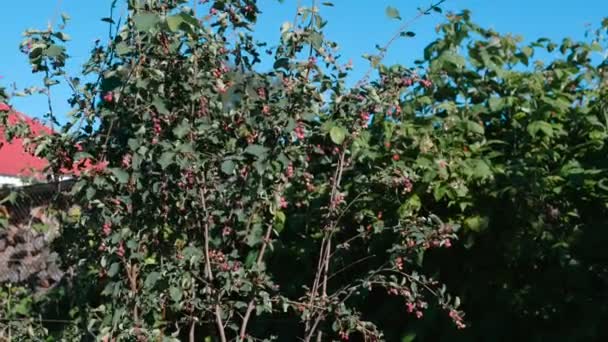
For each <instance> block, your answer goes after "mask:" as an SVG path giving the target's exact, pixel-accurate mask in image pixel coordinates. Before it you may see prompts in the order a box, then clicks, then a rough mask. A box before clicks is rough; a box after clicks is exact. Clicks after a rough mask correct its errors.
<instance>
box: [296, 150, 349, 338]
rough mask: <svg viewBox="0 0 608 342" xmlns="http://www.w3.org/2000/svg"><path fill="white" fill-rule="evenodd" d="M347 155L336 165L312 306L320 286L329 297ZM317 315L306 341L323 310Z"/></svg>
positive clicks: (311, 334)
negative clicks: (338, 200)
mask: <svg viewBox="0 0 608 342" xmlns="http://www.w3.org/2000/svg"><path fill="white" fill-rule="evenodd" d="M345 156H346V153H345V152H344V151H342V152H341V153H340V159H339V160H338V165H337V166H336V171H335V173H334V178H333V184H332V190H331V195H330V204H329V212H328V214H327V217H328V218H329V220H330V223H329V224H328V227H327V229H326V232H325V236H324V237H323V241H322V242H321V248H320V252H319V262H318V264H317V272H316V274H315V280H314V283H313V287H312V291H311V293H310V300H309V305H310V306H312V305H313V304H314V301H315V298H316V297H317V294H318V292H319V286H320V287H321V298H322V299H323V300H326V299H327V282H328V279H329V278H328V273H329V265H330V262H331V256H332V253H331V249H332V237H333V234H334V230H335V228H336V225H337V221H336V220H335V219H332V218H333V217H334V215H335V213H336V211H337V205H338V203H337V201H336V199H337V197H338V194H339V189H340V183H341V181H342V173H343V171H344V161H345ZM321 279H322V281H321ZM313 316H314V311H313V313H312V314H311V317H313ZM316 316H317V317H316V319H315V322H314V323H313V325H312V326H311V325H310V318H309V319H308V320H307V321H306V324H305V333H306V335H307V336H306V338H305V341H310V339H311V338H312V336H314V333H315V331H316V329H317V327H318V325H319V323H320V321H321V320H322V318H323V312H318V313H317V315H316ZM321 339H322V335H321V333H319V335H317V341H320V340H321Z"/></svg>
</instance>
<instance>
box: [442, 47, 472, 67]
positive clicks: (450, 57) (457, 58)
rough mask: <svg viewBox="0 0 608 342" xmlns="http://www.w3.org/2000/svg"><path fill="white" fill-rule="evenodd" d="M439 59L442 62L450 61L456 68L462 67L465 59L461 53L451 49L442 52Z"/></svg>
mask: <svg viewBox="0 0 608 342" xmlns="http://www.w3.org/2000/svg"><path fill="white" fill-rule="evenodd" d="M438 60H439V61H441V62H442V63H445V62H447V63H450V64H453V65H455V66H456V67H458V68H464V67H465V65H466V60H465V59H464V57H462V56H461V55H459V54H457V53H454V52H452V51H446V52H444V53H443V54H442V55H441V56H440V57H439V58H438Z"/></svg>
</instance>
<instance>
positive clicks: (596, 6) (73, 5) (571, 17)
mask: <svg viewBox="0 0 608 342" xmlns="http://www.w3.org/2000/svg"><path fill="white" fill-rule="evenodd" d="M301 1H302V3H303V4H306V3H307V2H308V1H310V0H301ZM2 2H3V4H2V9H3V13H5V15H4V18H3V20H2V21H1V22H0V32H1V34H2V36H1V38H2V39H1V40H0V42H1V43H2V45H0V76H3V78H2V79H0V84H2V85H4V86H7V87H8V86H11V85H12V84H13V83H15V84H16V85H17V88H18V89H22V88H25V87H28V86H32V85H40V83H41V82H40V77H39V76H38V75H33V74H32V73H31V71H30V68H29V66H28V64H27V59H26V56H24V55H22V54H21V53H20V52H19V49H18V46H19V43H20V41H21V39H22V36H21V33H22V32H23V31H24V30H25V29H27V28H44V27H46V25H47V23H48V22H49V21H51V20H53V19H54V18H57V17H58V14H59V13H61V12H65V13H68V14H69V15H70V16H71V17H72V20H71V21H70V23H69V25H68V27H67V29H66V32H67V33H68V34H70V36H71V37H72V41H71V42H70V43H69V45H68V51H69V53H70V56H71V59H70V61H69V62H68V66H69V70H70V71H71V72H77V71H78V70H80V66H81V65H82V64H83V63H84V62H85V61H86V58H87V56H88V53H89V50H90V49H91V47H92V46H93V42H94V41H95V39H97V38H101V39H106V37H107V24H106V23H103V22H101V21H100V18H102V17H104V16H107V15H108V13H109V7H110V3H111V2H112V0H2ZM318 2H320V1H318ZM119 3H123V1H119ZM258 3H259V4H260V7H261V9H262V11H263V14H262V15H261V17H260V21H259V23H258V26H257V36H258V38H260V39H263V40H265V41H268V42H269V43H270V44H271V45H272V43H273V42H276V41H277V38H278V36H279V27H280V25H281V24H282V23H283V22H285V21H292V20H293V17H294V14H295V8H296V3H297V1H296V0H285V1H284V3H283V4H280V3H279V2H278V1H277V0H259V1H258ZM333 3H334V4H335V7H322V15H323V16H324V17H325V18H326V19H327V20H328V21H329V24H328V27H327V31H326V34H327V35H328V36H329V38H330V39H332V40H334V41H337V42H338V43H339V44H340V46H341V51H342V56H344V58H345V59H344V60H345V61H346V60H348V59H349V58H352V59H353V62H354V64H355V72H354V77H355V78H356V77H357V76H358V75H362V74H363V73H364V72H365V71H366V70H367V68H368V63H367V61H365V60H363V59H362V58H361V55H362V54H364V53H367V52H370V53H373V52H375V48H374V46H375V45H376V44H384V43H385V42H386V41H387V40H388V39H389V38H390V36H391V35H392V34H393V33H394V32H395V30H397V29H398V27H399V22H398V21H394V20H389V19H388V18H387V17H386V15H385V8H386V7H387V6H393V7H396V8H398V9H399V11H400V12H401V17H403V18H404V19H405V20H407V19H408V18H411V17H413V16H415V15H416V8H418V7H420V6H426V5H428V4H429V3H430V2H429V0H333ZM85 4H86V5H85ZM123 7H124V6H119V9H118V12H119V13H120V12H122V10H123ZM443 8H444V10H452V11H455V12H457V11H460V10H462V9H469V10H471V11H472V13H473V20H474V21H475V22H477V23H479V24H481V25H482V26H484V27H491V28H494V29H496V30H497V31H499V32H503V33H505V32H511V33H514V34H520V35H522V36H524V37H525V38H527V39H534V38H539V37H548V38H553V39H560V38H563V37H573V38H582V36H583V34H584V32H585V29H586V24H592V25H598V24H599V22H600V21H601V20H602V18H604V17H607V16H608V0H581V1H572V0H557V1H556V0H447V2H446V3H445V4H444V6H443ZM57 20H59V19H57ZM442 20H443V18H442V17H441V16H440V15H433V16H427V17H424V18H422V19H421V20H419V21H417V22H416V23H415V24H414V25H413V26H412V27H411V28H410V29H411V30H412V31H415V32H416V34H417V35H416V37H414V38H408V39H400V40H398V41H397V42H396V43H395V44H394V45H393V46H392V47H391V50H390V51H389V53H388V55H387V58H386V59H385V62H387V63H395V62H400V63H403V64H410V63H411V62H412V61H413V60H415V59H417V58H419V57H420V55H421V54H422V50H423V48H424V47H425V46H426V45H427V44H428V43H429V42H431V41H432V40H433V39H434V37H435V36H436V33H435V30H434V28H435V26H436V25H437V24H438V23H440V22H441V21H442ZM53 95H54V96H53V98H54V103H53V105H54V107H55V111H56V114H58V115H59V116H60V117H61V115H62V113H66V112H67V111H68V110H69V107H68V104H67V103H66V99H67V98H68V96H69V93H68V90H67V89H65V88H63V87H58V88H56V90H55V91H54V94H53ZM11 104H12V105H13V106H14V107H15V108H16V109H18V110H20V111H22V112H24V113H27V114H29V115H31V116H34V117H42V115H44V113H45V112H46V108H47V107H46V98H45V97H43V96H31V97H27V98H13V99H12V101H11Z"/></svg>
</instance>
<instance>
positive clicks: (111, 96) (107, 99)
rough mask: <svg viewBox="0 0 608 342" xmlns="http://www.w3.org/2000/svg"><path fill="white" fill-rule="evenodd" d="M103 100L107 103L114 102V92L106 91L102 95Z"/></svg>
mask: <svg viewBox="0 0 608 342" xmlns="http://www.w3.org/2000/svg"><path fill="white" fill-rule="evenodd" d="M103 100H104V101H105V102H107V103H112V102H114V94H112V92H111V91H109V92H107V93H106V94H105V95H104V96H103Z"/></svg>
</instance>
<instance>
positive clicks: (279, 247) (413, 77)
mask: <svg viewBox="0 0 608 342" xmlns="http://www.w3.org/2000/svg"><path fill="white" fill-rule="evenodd" d="M203 2H204V3H205V4H202V5H199V4H195V5H194V6H191V7H188V6H187V3H186V1H183V0H163V1H142V0H130V1H129V4H128V7H129V15H128V17H127V18H125V22H124V24H121V23H120V20H119V19H118V18H114V17H113V16H111V17H108V18H104V21H107V22H108V23H109V26H110V31H109V32H110V37H109V43H108V44H107V45H104V44H102V43H101V42H98V43H97V44H96V46H95V47H94V49H93V50H92V54H91V59H90V61H89V62H88V63H87V64H86V65H85V68H84V70H83V75H82V77H78V78H76V77H65V74H64V69H63V68H64V65H65V62H66V58H67V54H66V52H65V50H64V48H63V47H62V43H63V41H65V40H66V35H65V34H63V33H60V32H56V31H53V30H51V29H49V30H48V31H28V33H27V37H26V41H25V42H24V44H23V50H24V51H26V52H27V53H28V56H29V58H30V62H31V63H32V67H33V71H35V72H42V73H44V75H45V86H46V87H48V88H49V89H50V87H52V86H54V85H55V84H56V83H57V82H60V81H64V80H66V81H67V82H69V84H70V86H71V87H72V88H73V90H74V95H73V97H72V99H71V100H70V103H71V104H72V106H73V111H72V112H71V113H70V121H69V123H67V124H66V125H65V126H63V127H60V128H59V129H58V130H57V133H56V134H54V135H52V136H45V137H31V139H32V143H33V144H34V145H35V147H36V148H35V151H36V154H37V155H39V156H42V157H45V158H47V159H48V160H49V161H50V163H51V165H50V170H51V171H52V173H53V174H54V175H59V174H61V173H64V172H65V171H66V170H72V171H74V172H78V174H79V178H78V181H77V183H76V185H75V187H74V189H73V193H72V195H73V200H74V201H75V203H77V204H79V205H80V207H81V208H82V210H81V211H80V212H79V213H78V215H77V219H75V220H74V219H72V220H68V221H66V222H65V223H64V225H63V227H62V235H61V238H60V239H58V240H57V241H55V246H54V247H55V250H56V251H57V252H58V253H59V254H60V255H61V256H62V261H63V264H64V265H65V266H66V267H70V268H71V274H72V276H71V277H66V279H65V284H63V285H62V286H60V287H59V288H58V289H57V290H56V291H57V293H55V294H53V295H50V296H49V298H48V299H46V301H45V302H44V301H43V303H41V304H40V310H33V311H30V312H37V313H41V312H44V313H48V312H53V310H57V309H55V308H59V310H63V311H64V312H69V314H70V317H71V318H72V320H71V321H70V324H67V325H65V326H64V328H59V329H55V330H54V331H49V336H53V337H56V338H58V339H60V338H67V339H70V338H82V339H85V338H90V337H91V336H95V338H96V339H99V340H106V341H109V340H112V339H116V340H156V339H161V340H185V339H190V340H201V339H203V338H207V337H209V338H212V339H216V340H220V341H226V340H247V341H254V340H273V339H280V340H295V339H297V338H302V339H303V340H305V341H310V340H312V339H313V338H314V339H317V340H336V339H342V340H347V339H349V337H350V338H354V339H362V340H371V341H374V340H391V341H392V340H398V339H400V338H402V337H403V336H406V337H405V339H406V340H407V339H408V338H409V339H411V338H413V337H415V335H413V334H411V333H412V331H406V330H405V329H404V327H408V328H411V327H412V325H408V326H406V325H404V324H403V322H404V321H406V320H407V321H408V322H412V321H414V320H416V319H417V318H418V319H420V321H419V322H421V324H419V325H418V328H417V329H415V330H414V331H413V332H414V333H416V334H417V336H418V338H419V339H428V340H434V339H436V338H438V337H444V338H447V337H449V338H450V339H456V338H463V339H465V340H470V339H485V338H487V336H492V335H494V334H495V332H494V331H492V329H494V328H496V326H495V325H496V324H498V325H500V326H501V327H504V328H505V330H507V329H513V327H517V329H513V330H511V331H505V334H506V335H508V334H512V335H513V336H516V337H519V338H521V339H528V338H527V337H529V336H530V335H523V333H524V331H525V332H529V331H530V330H531V329H532V328H535V327H536V328H538V327H540V326H543V325H544V326H550V327H555V326H556V324H557V322H560V321H561V320H562V319H566V318H568V319H581V318H578V317H577V315H580V312H593V313H596V314H597V317H596V319H597V321H594V322H591V323H589V324H588V325H586V326H585V325H582V324H581V325H578V326H581V327H582V328H581V329H585V331H584V332H582V331H577V332H564V334H566V335H567V334H570V335H568V336H572V337H573V338H574V337H575V336H583V335H584V336H586V337H588V338H591V339H592V338H594V337H598V336H600V335H598V334H599V332H598V331H597V330H596V331H593V329H594V328H595V329H600V327H601V321H602V320H601V318H602V317H606V307H605V305H601V304H597V305H592V304H589V305H587V304H585V306H584V308H583V309H582V310H581V311H574V312H572V307H576V306H577V305H580V303H581V302H584V303H593V302H592V301H593V300H594V299H595V298H597V297H596V296H597V291H593V290H594V289H600V290H605V289H606V269H605V265H606V263H605V257H606V256H605V253H604V254H602V253H603V252H602V251H601V249H589V248H588V246H589V245H593V244H596V243H601V241H604V240H605V234H604V233H603V232H601V228H602V227H603V226H605V223H606V219H605V218H606V217H608V216H607V215H606V210H607V209H608V208H607V207H606V199H607V196H608V194H607V185H608V184H606V182H605V179H606V173H605V172H606V171H605V170H606V165H605V164H606V161H605V158H602V157H603V156H605V155H606V146H605V142H606V134H607V125H608V114H607V110H606V100H605V99H606V95H607V94H606V89H607V87H606V85H607V84H608V81H607V75H606V71H605V67H606V60H605V57H600V58H601V60H600V61H599V62H598V61H597V59H598V57H595V56H592V53H593V52H594V51H601V50H602V49H605V40H602V39H604V38H603V37H602V35H601V34H603V31H605V29H606V26H607V25H604V26H603V29H602V30H603V31H602V30H600V31H598V32H597V33H596V34H595V35H594V36H593V37H592V38H591V39H592V41H591V42H589V43H586V42H573V41H570V40H564V42H563V43H562V44H561V45H559V46H558V45H556V44H553V43H551V42H550V41H548V40H546V39H540V40H539V41H537V42H535V43H532V44H529V45H522V44H521V42H520V40H519V39H517V38H515V37H512V36H501V35H499V34H498V33H496V32H493V31H491V30H485V29H482V28H480V27H478V26H476V25H474V24H473V23H471V22H470V19H469V13H468V12H463V13H461V14H459V15H454V14H448V16H447V22H446V23H445V24H444V25H442V26H441V27H440V32H441V35H440V37H439V38H438V39H437V40H436V41H435V42H433V43H432V44H431V45H429V46H428V47H427V48H426V49H425V51H424V58H423V59H422V60H421V61H420V62H419V63H418V66H417V67H415V68H407V67H405V66H401V65H394V66H386V65H383V64H382V57H383V56H384V54H385V52H386V49H387V48H388V45H390V43H389V44H388V45H387V46H386V47H385V48H383V49H381V50H380V51H379V54H378V55H375V56H369V59H370V62H371V63H370V64H371V66H372V68H374V69H375V70H376V71H377V72H378V75H379V77H378V78H377V79H376V80H374V81H373V82H367V81H363V82H360V83H358V84H357V85H355V86H352V87H350V86H348V84H347V82H346V79H347V76H348V72H349V69H350V65H349V64H342V63H341V62H340V59H339V58H338V56H337V47H338V46H337V44H336V43H334V42H331V41H329V40H327V39H326V37H325V36H324V34H323V27H324V26H325V21H324V20H323V19H322V17H321V16H320V9H319V8H318V7H316V6H311V7H301V8H299V9H298V16H296V18H297V19H296V21H295V23H286V24H284V25H283V27H282V29H281V33H282V35H281V40H280V42H279V43H278V44H277V45H276V46H275V47H274V48H272V49H269V50H268V52H269V53H270V55H271V57H272V58H274V61H275V63H274V67H273V69H272V70H271V71H268V72H262V71H260V70H258V68H257V63H258V62H259V61H260V59H261V58H267V57H263V56H262V54H263V53H264V52H265V51H263V50H264V49H266V46H265V45H264V44H262V43H259V42H256V41H255V40H254V39H253V38H252V36H251V34H250V30H251V29H253V24H254V23H255V19H256V16H257V14H258V8H257V6H256V3H255V1H248V0H228V1H215V2H210V3H207V2H206V1H203ZM115 3H116V2H114V4H115ZM202 10H204V11H208V12H205V14H204V15H200V11H202ZM431 12H441V9H440V8H439V7H437V6H436V5H432V6H431V7H430V8H429V9H425V10H422V12H421V13H422V14H430V13H431ZM386 14H387V15H388V16H389V17H391V18H394V19H400V15H399V12H398V11H397V9H396V8H392V7H391V8H387V10H386ZM412 35H413V32H410V31H405V27H403V28H402V29H400V32H398V33H397V35H396V37H406V38H407V37H410V36H412ZM555 49H557V50H558V51H560V53H561V55H560V57H557V58H555V59H554V60H552V61H551V62H549V63H542V62H540V61H539V60H535V59H534V55H535V54H536V53H540V51H541V50H545V51H549V52H552V51H553V50H555ZM592 57H593V58H595V59H596V60H594V59H593V58H592ZM268 58H269V57H268ZM594 63H595V64H594ZM84 80H90V81H88V82H85V81H84ZM48 93H50V91H49V92H48ZM49 112H50V116H51V117H50V119H51V120H52V119H53V118H52V116H53V113H52V108H49ZM11 134H27V128H26V127H16V128H14V129H12V133H11ZM461 226H462V227H464V229H462V230H461V231H459V227H461ZM457 234H458V236H460V237H461V238H463V241H464V246H458V247H456V248H450V247H452V245H454V244H455V239H456V237H457ZM602 237H603V238H602ZM602 239H604V240H602ZM596 250H597V252H595V251H596ZM590 251H592V252H590ZM434 277H435V278H436V277H439V278H440V279H442V280H444V281H445V282H447V283H448V284H449V285H450V288H451V289H453V290H454V291H456V292H457V293H460V294H462V295H463V297H464V299H465V301H464V303H465V304H464V306H465V308H466V309H467V310H466V311H467V312H468V315H469V316H467V317H468V318H470V322H471V323H472V324H473V328H472V329H465V332H464V333H463V332H458V334H455V333H454V332H455V331H456V330H457V329H453V328H450V329H441V331H440V332H439V333H437V332H431V331H430V329H425V326H424V325H423V324H424V323H429V322H430V323H429V324H431V323H432V324H435V323H436V322H437V321H438V320H439V321H440V322H443V321H448V320H449V321H451V322H452V323H453V326H455V327H458V328H464V327H465V326H466V324H468V323H465V322H464V313H463V312H462V311H459V308H458V307H459V304H460V300H459V299H458V297H453V296H450V295H448V294H447V293H446V289H445V287H444V286H442V285H440V284H439V283H438V282H437V281H436V280H434ZM569 277H572V278H569ZM564 279H575V280H573V281H572V282H570V281H564ZM576 280H580V282H577V281H576ZM581 282H582V283H583V284H584V285H581ZM549 290H550V291H549ZM62 291H63V292H62ZM600 292H601V291H600ZM62 293H69V296H65V295H62ZM431 299H432V300H431ZM380 302H382V303H383V305H379V304H378V303H380ZM66 308H67V309H66ZM426 309H428V310H426ZM436 309H441V311H442V312H443V313H442V315H441V317H442V318H437V315H435V313H436ZM395 312H398V314H396V313H395ZM425 312H426V313H425ZM406 313H407V314H410V317H411V318H412V320H409V319H407V318H403V317H402V316H404V315H405V314H406ZM20 314H21V315H23V316H25V317H30V316H31V315H30V314H28V313H20ZM425 315H426V316H431V317H429V318H426V319H425ZM497 322H498V323H497ZM414 326H415V324H414ZM518 329H520V330H518ZM435 330H436V329H435ZM544 331H545V330H542V329H540V328H538V330H537V331H536V332H535V333H534V334H532V335H533V336H532V337H533V338H538V339H540V340H543V338H545V339H546V338H548V337H555V335H548V334H544ZM405 334H408V335H405ZM518 334H522V335H518ZM556 334H557V333H556Z"/></svg>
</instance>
